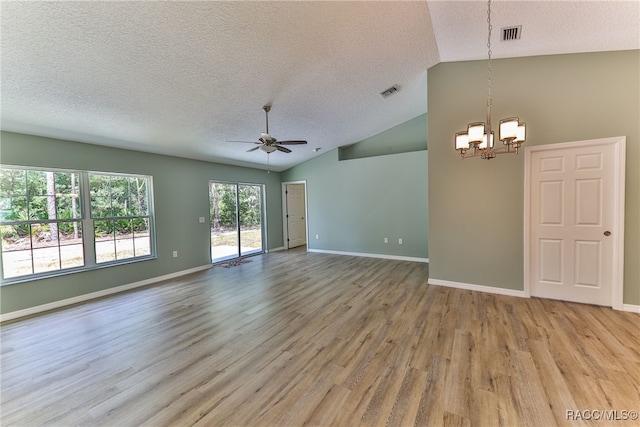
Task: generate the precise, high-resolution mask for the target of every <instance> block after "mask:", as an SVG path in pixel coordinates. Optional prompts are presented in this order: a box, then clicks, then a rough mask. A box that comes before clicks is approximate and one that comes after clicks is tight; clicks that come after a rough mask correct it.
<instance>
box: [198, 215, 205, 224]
mask: <svg viewBox="0 0 640 427" xmlns="http://www.w3.org/2000/svg"><path fill="white" fill-rule="evenodd" d="M198 222H199V223H200V224H204V217H203V216H201V217H200V218H198Z"/></svg>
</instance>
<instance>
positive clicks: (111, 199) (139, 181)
mask: <svg viewBox="0 0 640 427" xmlns="http://www.w3.org/2000/svg"><path fill="white" fill-rule="evenodd" d="M89 188H90V192H91V218H92V219H93V220H94V221H93V230H94V233H95V245H96V263H103V262H109V261H116V260H123V259H127V258H136V257H140V256H148V255H151V236H150V224H151V216H150V215H149V198H148V197H147V178H146V177H140V176H122V175H98V174H89Z"/></svg>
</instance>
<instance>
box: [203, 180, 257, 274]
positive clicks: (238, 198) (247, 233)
mask: <svg viewBox="0 0 640 427" xmlns="http://www.w3.org/2000/svg"><path fill="white" fill-rule="evenodd" d="M209 206H210V214H209V216H210V223H211V260H212V262H219V261H223V260H227V259H231V258H238V257H241V256H246V255H251V254H255V253H261V252H263V251H264V243H263V242H264V230H263V226H262V224H263V215H264V214H263V212H264V208H263V186H262V185H256V184H236V183H225V182H214V181H211V182H209Z"/></svg>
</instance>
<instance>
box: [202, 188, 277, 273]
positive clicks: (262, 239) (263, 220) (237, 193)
mask: <svg viewBox="0 0 640 427" xmlns="http://www.w3.org/2000/svg"><path fill="white" fill-rule="evenodd" d="M211 184H224V185H233V186H235V190H236V191H235V199H236V200H235V208H236V209H235V218H236V235H237V241H238V247H237V248H236V255H235V256H224V257H220V258H216V259H213V247H214V245H213V236H211V237H210V242H211V243H210V244H209V251H210V253H209V258H210V259H211V262H212V263H213V264H216V263H219V262H223V261H227V260H230V259H237V258H245V257H248V256H253V255H260V254H264V253H266V247H267V246H266V244H267V242H266V234H267V233H266V226H267V224H266V220H267V215H266V191H265V185H264V184H256V183H250V182H233V181H220V180H215V179H211V180H209V189H210V188H211ZM241 186H251V187H258V188H259V189H260V242H261V246H262V247H261V248H260V249H257V250H254V251H251V252H250V253H246V254H243V253H242V230H241V224H240V187H241ZM212 201H213V200H212V198H211V194H209V207H210V208H211V203H212ZM209 233H210V234H211V224H210V225H209Z"/></svg>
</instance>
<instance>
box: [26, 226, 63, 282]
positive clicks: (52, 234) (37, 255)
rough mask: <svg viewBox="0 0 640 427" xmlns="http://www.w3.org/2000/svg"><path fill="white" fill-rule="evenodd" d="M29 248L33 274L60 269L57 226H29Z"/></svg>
mask: <svg viewBox="0 0 640 427" xmlns="http://www.w3.org/2000/svg"><path fill="white" fill-rule="evenodd" d="M31 246H32V248H33V272H34V273H41V272H43V271H51V270H59V269H60V251H59V249H58V224H56V223H41V224H31Z"/></svg>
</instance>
